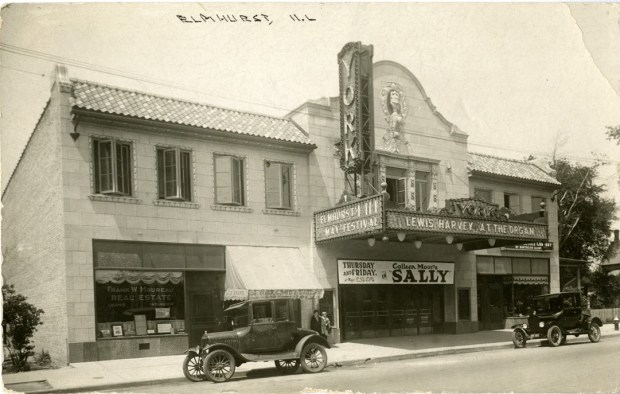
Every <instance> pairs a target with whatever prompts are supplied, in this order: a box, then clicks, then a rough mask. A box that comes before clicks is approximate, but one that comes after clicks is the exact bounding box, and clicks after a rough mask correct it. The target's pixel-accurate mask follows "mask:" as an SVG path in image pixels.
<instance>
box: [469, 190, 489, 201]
mask: <svg viewBox="0 0 620 394" xmlns="http://www.w3.org/2000/svg"><path fill="white" fill-rule="evenodd" d="M474 198H479V199H481V200H484V201H486V202H493V192H492V191H491V190H489V189H479V188H475V189H474Z"/></svg>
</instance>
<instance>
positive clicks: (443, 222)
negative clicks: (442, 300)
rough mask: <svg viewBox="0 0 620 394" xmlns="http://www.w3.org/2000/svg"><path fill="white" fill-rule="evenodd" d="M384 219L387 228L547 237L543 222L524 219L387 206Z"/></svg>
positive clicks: (501, 235)
mask: <svg viewBox="0 0 620 394" xmlns="http://www.w3.org/2000/svg"><path fill="white" fill-rule="evenodd" d="M386 222H387V229H388V230H404V231H414V232H418V233H425V232H427V233H445V234H451V235H467V236H482V237H494V238H500V239H527V240H536V241H547V226H545V225H542V224H534V223H526V222H509V221H492V220H484V219H475V218H467V217H458V216H440V215H424V214H419V213H416V212H407V211H396V210H394V211H391V210H387V212H386Z"/></svg>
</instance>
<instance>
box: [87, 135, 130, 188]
mask: <svg viewBox="0 0 620 394" xmlns="http://www.w3.org/2000/svg"><path fill="white" fill-rule="evenodd" d="M93 158H94V160H93V161H94V170H95V171H94V173H95V179H94V185H95V193H101V194H112V195H119V196H131V183H132V182H131V175H132V174H131V143H130V142H125V141H119V140H116V139H93Z"/></svg>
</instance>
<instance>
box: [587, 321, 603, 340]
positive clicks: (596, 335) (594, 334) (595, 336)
mask: <svg viewBox="0 0 620 394" xmlns="http://www.w3.org/2000/svg"><path fill="white" fill-rule="evenodd" d="M588 338H590V342H594V343H596V342H598V341H600V340H601V328H600V327H599V326H598V324H596V323H591V324H590V329H589V330H588Z"/></svg>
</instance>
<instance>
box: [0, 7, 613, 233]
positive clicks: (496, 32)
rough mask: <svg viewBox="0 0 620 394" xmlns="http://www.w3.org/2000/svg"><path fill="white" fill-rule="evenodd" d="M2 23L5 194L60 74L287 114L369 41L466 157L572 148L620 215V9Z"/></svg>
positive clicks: (70, 12)
mask: <svg viewBox="0 0 620 394" xmlns="http://www.w3.org/2000/svg"><path fill="white" fill-rule="evenodd" d="M201 14H202V15H203V16H205V17H206V18H207V20H208V21H207V22H203V23H186V22H183V20H185V21H189V20H192V17H193V18H194V19H197V20H200V19H201ZM218 15H219V16H220V17H221V16H222V15H228V16H230V15H234V16H235V17H236V19H237V21H238V22H236V23H232V22H222V21H218ZM242 15H243V16H246V17H247V18H248V19H249V20H253V19H258V20H260V22H242V21H241V19H243V18H242V17H241V16H242ZM254 15H257V17H256V18H254ZM179 16H181V17H179ZM1 17H2V26H1V30H0V106H1V108H0V109H1V111H2V117H1V118H0V133H1V135H0V138H1V140H0V145H1V150H0V155H1V166H2V167H1V175H2V189H4V187H5V186H6V182H7V181H8V179H9V177H10V174H11V173H12V171H13V168H14V167H15V165H16V163H17V161H18V159H19V156H20V155H21V153H22V151H23V148H24V146H25V144H26V142H27V140H28V138H29V136H30V134H31V132H32V130H33V128H34V126H35V124H36V122H37V119H38V118H39V115H40V114H41V112H42V110H43V107H44V105H45V103H46V101H47V99H48V97H49V92H50V86H51V82H50V81H51V77H52V70H53V67H54V64H55V63H64V64H66V65H67V68H68V70H69V76H70V77H72V78H79V79H87V80H91V81H95V82H100V83H105V84H108V85H114V86H120V87H124V88H129V89H136V90H140V91H145V92H149V93H154V94H160V95H165V96H171V97H176V98H181V99H187V100H192V101H198V102H202V103H207V104H211V105H216V106H221V107H226V108H233V109H238V110H242V111H251V112H258V113H263V114H267V115H275V116H284V115H285V114H286V113H288V112H289V111H291V110H293V109H295V108H296V107H298V106H299V105H300V104H302V103H303V102H305V101H307V100H308V99H317V98H319V97H323V96H332V97H333V96H337V95H338V64H337V60H336V55H337V53H338V52H339V51H340V49H341V48H342V47H343V46H344V44H346V43H347V42H350V41H361V42H362V43H363V44H372V45H373V46H374V61H380V60H392V61H395V62H398V63H400V64H402V65H404V66H405V67H407V68H408V69H409V70H410V71H411V72H412V73H413V74H414V75H415V76H416V77H417V78H418V80H419V81H420V82H421V83H422V86H423V87H424V89H425V91H426V93H427V94H428V95H429V96H430V97H431V99H432V102H433V104H434V105H435V106H436V107H437V109H438V110H439V111H440V112H441V113H442V114H443V115H444V116H445V117H446V119H448V120H449V121H450V122H452V123H454V124H456V125H457V126H458V127H459V128H460V129H461V130H463V131H465V132H466V133H468V134H469V150H470V151H474V152H482V153H490V154H495V155H499V156H503V157H510V158H525V157H527V156H529V155H530V154H532V155H534V156H540V155H548V154H550V153H551V152H552V151H553V147H554V146H555V145H557V141H563V143H561V144H559V149H558V155H559V156H560V157H565V158H568V159H570V160H573V161H578V162H582V163H590V162H591V161H592V160H593V159H594V158H602V159H603V160H604V161H605V163H606V165H604V166H602V167H601V170H600V172H601V176H600V177H599V181H600V183H603V184H606V185H607V188H608V190H609V191H608V194H607V197H610V198H615V199H616V201H617V203H618V204H619V205H620V181H619V178H618V173H619V172H620V145H616V144H615V143H613V142H610V141H608V140H607V139H606V137H605V130H606V128H605V127H606V126H611V125H618V124H620V55H618V54H619V53H620V4H570V5H567V4H561V3H520V4H510V3H486V4H480V3H323V4H321V3H265V4H263V3H243V4H241V3H176V4H175V3H108V4H101V3H98V4H94V3H91V4H88V3H86V4H12V5H8V6H4V7H3V9H2V14H1ZM209 17H211V18H213V20H215V21H212V20H211V19H208V18H209ZM619 227H620V221H618V222H616V227H615V228H619Z"/></svg>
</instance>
